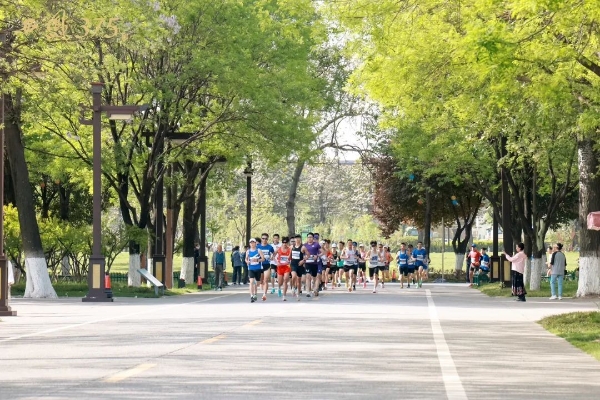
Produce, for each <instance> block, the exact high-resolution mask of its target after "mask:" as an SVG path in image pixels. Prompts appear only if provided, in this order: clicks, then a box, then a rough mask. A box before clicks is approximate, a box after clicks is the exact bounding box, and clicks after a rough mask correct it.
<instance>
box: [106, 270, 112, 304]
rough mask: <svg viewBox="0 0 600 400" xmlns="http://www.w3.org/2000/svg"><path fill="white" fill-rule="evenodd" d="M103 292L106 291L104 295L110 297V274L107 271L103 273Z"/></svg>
mask: <svg viewBox="0 0 600 400" xmlns="http://www.w3.org/2000/svg"><path fill="white" fill-rule="evenodd" d="M104 293H106V297H107V298H109V299H112V297H113V294H112V286H111V284H110V274H109V273H108V272H107V273H106V274H105V275H104Z"/></svg>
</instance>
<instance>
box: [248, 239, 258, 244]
mask: <svg viewBox="0 0 600 400" xmlns="http://www.w3.org/2000/svg"><path fill="white" fill-rule="evenodd" d="M252 242H254V243H256V239H254V238H252V239H250V240H249V241H248V243H252Z"/></svg>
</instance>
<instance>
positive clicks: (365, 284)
mask: <svg viewBox="0 0 600 400" xmlns="http://www.w3.org/2000/svg"><path fill="white" fill-rule="evenodd" d="M366 288H367V281H365V282H364V283H363V289H366Z"/></svg>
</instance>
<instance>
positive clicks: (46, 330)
mask: <svg viewBox="0 0 600 400" xmlns="http://www.w3.org/2000/svg"><path fill="white" fill-rule="evenodd" d="M235 294H236V293H231V294H226V295H224V296H218V297H211V298H210V299H202V300H196V301H190V302H187V303H177V304H169V305H165V306H162V307H149V308H148V310H147V311H141V312H140V311H136V312H134V313H130V314H125V315H116V316H114V317H109V318H101V319H95V320H91V321H86V322H81V323H78V324H73V325H65V326H60V327H58V328H52V329H45V330H43V331H38V332H32V333H27V334H24V335H19V336H13V337H9V338H5V339H0V343H4V342H11V341H13V340H18V339H24V338H28V337H34V336H40V335H45V334H47V333H53V332H59V331H64V330H67V329H71V328H78V327H80V326H85V325H92V324H97V323H99V322H107V321H114V320H116V319H124V318H129V317H137V316H139V315H144V314H150V313H155V312H156V311H157V310H166V309H169V308H174V307H180V306H184V305H187V304H196V303H204V302H206V301H211V300H215V299H221V298H223V297H228V296H233V295H235Z"/></svg>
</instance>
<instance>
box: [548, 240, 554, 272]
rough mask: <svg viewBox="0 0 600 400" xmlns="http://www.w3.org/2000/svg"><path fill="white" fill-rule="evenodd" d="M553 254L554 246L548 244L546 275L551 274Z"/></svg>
mask: <svg viewBox="0 0 600 400" xmlns="http://www.w3.org/2000/svg"><path fill="white" fill-rule="evenodd" d="M553 255H554V248H553V247H552V246H548V254H546V277H548V278H549V277H551V276H552V265H550V264H551V263H552V262H551V260H552V256H553Z"/></svg>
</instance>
